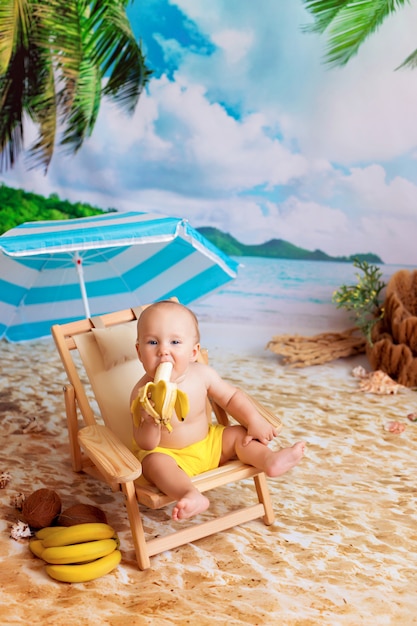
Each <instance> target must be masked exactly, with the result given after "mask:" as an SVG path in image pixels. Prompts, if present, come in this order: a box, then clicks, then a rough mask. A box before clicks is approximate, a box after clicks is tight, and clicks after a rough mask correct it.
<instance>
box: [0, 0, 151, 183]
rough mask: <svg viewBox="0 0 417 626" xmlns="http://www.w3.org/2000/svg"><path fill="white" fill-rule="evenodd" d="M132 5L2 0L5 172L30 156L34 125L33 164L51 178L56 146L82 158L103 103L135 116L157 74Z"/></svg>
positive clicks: (0, 107)
mask: <svg viewBox="0 0 417 626" xmlns="http://www.w3.org/2000/svg"><path fill="white" fill-rule="evenodd" d="M129 1H130V0H94V1H92V2H89V1H88V0H1V2H0V171H3V170H4V169H8V168H12V167H13V166H14V165H15V164H16V161H17V159H18V157H19V155H20V154H21V153H22V152H25V151H26V147H25V144H24V140H25V133H24V131H25V128H26V130H27V124H28V121H29V120H31V122H32V123H34V124H35V127H36V130H37V137H36V140H35V142H34V143H33V144H32V145H31V146H30V147H29V148H28V149H27V157H28V165H29V166H30V167H38V166H41V167H43V168H44V171H45V173H46V172H47V170H48V167H49V165H50V162H51V159H52V156H53V153H54V148H55V146H56V145H59V146H63V147H64V148H65V149H66V150H67V151H68V152H69V153H75V152H77V150H78V149H79V148H80V147H81V145H82V144H83V141H84V140H85V139H86V138H87V137H88V136H90V135H91V133H92V131H93V128H94V125H95V122H96V119H97V115H98V112H99V108H100V102H101V99H102V98H103V97H106V96H107V97H110V98H112V99H113V100H114V102H115V103H117V104H118V105H119V106H121V107H122V108H123V109H124V110H126V111H127V112H128V113H133V111H134V110H135V107H136V105H137V102H138V99H139V96H140V94H141V92H142V90H143V88H144V86H145V85H146V83H147V81H148V79H149V76H150V74H151V72H150V71H149V69H148V68H147V67H146V65H145V58H144V56H143V54H142V50H141V46H140V44H139V43H138V42H137V41H136V40H135V37H134V35H133V32H132V30H131V27H130V23H129V20H128V18H127V15H126V7H127V5H128V4H129ZM26 134H27V133H26Z"/></svg>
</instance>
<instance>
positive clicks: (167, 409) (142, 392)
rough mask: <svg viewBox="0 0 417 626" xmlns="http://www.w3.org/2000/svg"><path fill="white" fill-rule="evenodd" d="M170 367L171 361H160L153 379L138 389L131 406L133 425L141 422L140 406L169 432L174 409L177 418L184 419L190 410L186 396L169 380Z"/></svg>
mask: <svg viewBox="0 0 417 626" xmlns="http://www.w3.org/2000/svg"><path fill="white" fill-rule="evenodd" d="M172 367H173V365H172V363H169V362H164V363H160V364H159V365H158V367H157V370H156V372H155V378H154V381H153V382H149V383H146V385H144V386H143V387H141V388H140V389H139V394H138V396H137V398H136V399H135V400H134V401H133V402H132V406H131V411H132V414H133V422H134V424H135V426H137V427H138V426H139V424H140V422H141V419H140V409H141V407H142V408H143V409H145V411H146V412H147V413H148V415H151V416H152V417H153V419H154V420H155V422H156V423H157V424H161V425H162V426H165V428H166V429H167V430H168V431H169V432H171V431H172V426H171V418H172V414H173V412H174V409H175V412H176V414H177V417H178V419H180V420H184V419H185V417H186V415H187V413H188V411H189V410H190V406H189V402H188V396H187V394H186V393H184V392H183V391H181V389H178V387H177V385H176V383H172V382H170V379H171V373H172Z"/></svg>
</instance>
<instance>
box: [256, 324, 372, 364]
mask: <svg viewBox="0 0 417 626" xmlns="http://www.w3.org/2000/svg"><path fill="white" fill-rule="evenodd" d="M266 349H267V350H271V352H274V353H275V354H279V355H280V356H282V357H283V359H282V362H283V363H284V364H285V365H290V367H307V366H309V365H321V364H322V363H328V362H329V361H334V360H335V359H340V358H342V357H348V356H353V355H356V354H362V353H364V352H365V350H366V340H365V338H364V337H363V336H362V335H359V334H358V329H357V328H350V329H349V330H345V331H343V332H340V333H336V332H331V333H321V334H319V335H314V336H312V337H303V336H300V335H276V336H274V337H272V339H271V341H269V342H268V343H267V345H266Z"/></svg>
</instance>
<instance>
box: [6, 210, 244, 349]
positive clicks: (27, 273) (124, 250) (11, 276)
mask: <svg viewBox="0 0 417 626" xmlns="http://www.w3.org/2000/svg"><path fill="white" fill-rule="evenodd" d="M0 251H1V253H0V337H5V338H7V339H8V340H9V341H24V340H29V339H35V338H39V337H43V336H47V335H49V334H50V327H51V325H52V324H55V323H64V322H67V321H70V320H74V319H80V318H83V317H85V316H86V308H85V305H84V304H83V300H82V297H81V289H80V283H79V280H78V276H77V271H76V260H77V256H78V257H79V258H80V261H81V264H82V269H83V275H84V280H85V288H86V292H87V297H88V309H87V312H88V313H91V315H100V314H103V313H107V312H110V311H115V310H118V309H123V308H129V307H132V306H137V305H139V304H143V303H146V302H153V301H155V300H160V299H163V298H167V297H169V296H171V295H175V296H177V297H178V298H179V300H180V302H182V303H184V304H190V303H191V302H193V301H195V300H197V299H198V298H200V297H202V296H203V295H205V294H207V293H209V292H211V291H213V290H215V289H217V288H219V287H220V286H221V285H223V284H225V283H227V282H229V281H230V280H232V279H234V278H235V277H236V273H237V267H238V264H237V263H236V262H235V261H234V260H233V259H230V258H229V257H228V256H227V255H225V254H224V253H222V252H221V251H220V250H219V249H218V248H216V247H215V246H214V245H212V244H211V243H210V242H209V241H208V240H207V239H205V238H204V237H202V236H201V235H200V233H198V231H196V230H195V229H193V228H192V227H191V226H190V225H189V224H188V222H187V221H186V220H183V219H180V218H174V217H165V216H161V215H158V214H150V213H139V212H130V213H106V214H104V215H99V216H95V217H89V218H81V219H75V220H61V221H48V222H28V223H25V224H22V225H20V226H18V227H16V228H13V229H12V230H10V231H8V232H7V233H5V234H4V235H2V236H1V237H0Z"/></svg>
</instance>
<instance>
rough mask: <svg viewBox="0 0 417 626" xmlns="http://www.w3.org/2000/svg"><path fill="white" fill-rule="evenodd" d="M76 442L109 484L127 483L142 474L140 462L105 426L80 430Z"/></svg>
mask: <svg viewBox="0 0 417 626" xmlns="http://www.w3.org/2000/svg"><path fill="white" fill-rule="evenodd" d="M78 441H79V443H80V445H81V446H82V447H83V448H84V450H85V452H86V454H87V455H88V456H89V458H90V459H91V460H92V461H93V463H94V465H95V466H96V467H97V468H98V470H99V471H100V472H101V473H102V474H103V475H104V476H105V477H106V479H107V480H108V481H109V482H113V483H114V482H116V483H128V482H131V481H133V480H136V479H137V478H139V476H140V475H141V474H142V465H141V463H140V461H139V460H138V459H137V458H136V457H135V455H134V454H133V452H131V451H130V450H129V449H128V448H127V447H126V446H125V445H124V444H123V443H122V442H121V441H120V439H118V437H116V435H115V434H114V433H113V432H112V431H111V430H110V429H109V428H107V426H102V425H100V424H95V425H93V426H86V427H85V428H82V429H81V430H80V431H79V433H78Z"/></svg>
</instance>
